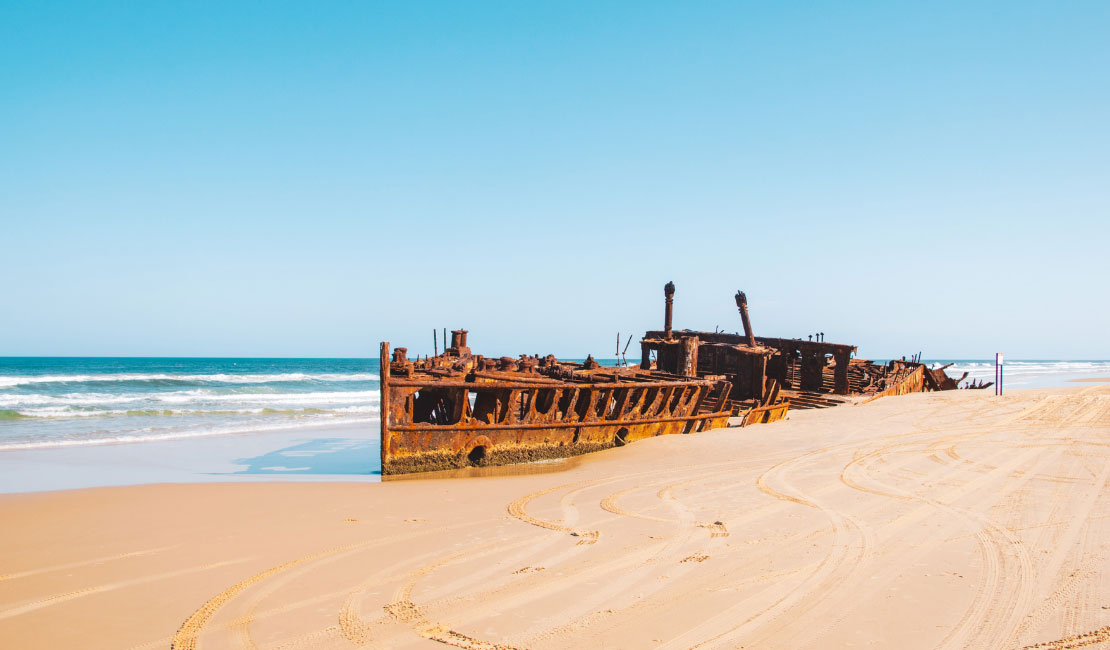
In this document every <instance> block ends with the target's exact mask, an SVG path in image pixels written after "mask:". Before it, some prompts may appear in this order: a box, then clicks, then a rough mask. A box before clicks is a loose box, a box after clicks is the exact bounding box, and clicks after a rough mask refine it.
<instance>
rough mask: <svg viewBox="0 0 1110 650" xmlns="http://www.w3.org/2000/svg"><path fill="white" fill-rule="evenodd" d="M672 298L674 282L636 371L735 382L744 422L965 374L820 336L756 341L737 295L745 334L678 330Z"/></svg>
mask: <svg viewBox="0 0 1110 650" xmlns="http://www.w3.org/2000/svg"><path fill="white" fill-rule="evenodd" d="M674 295H675V286H674V283H673V282H668V283H667V284H666V286H665V287H664V288H663V296H664V301H665V302H664V307H663V329H662V330H652V331H648V332H647V333H646V334H645V335H644V338H643V339H641V340H640V348H641V355H642V356H641V361H640V367H641V368H643V369H645V370H648V369H660V370H664V371H667V372H671V373H674V374H676V375H681V376H686V377H720V378H723V379H724V380H725V381H728V382H729V383H731V385H732V389H731V394H730V397H729V401H730V404H731V405H732V408H733V411H734V413H736V414H737V415H738V416H740V418H741V422H742V424H745V425H746V424H757V423H763V422H773V421H775V420H777V419H782V418H783V417H785V415H786V410H787V408H799V409H806V408H825V407H829V406H836V405H838V404H842V403H844V402H845V401H848V400H851V399H853V398H863V399H865V400H867V401H870V400H873V399H878V398H880V397H887V396H891V395H905V394H907V393H916V392H922V391H935V390H955V389H956V388H959V384H960V382H961V381H963V379H965V378H966V376H967V373H964V376H963V377H960V378H959V379H953V378H951V377H949V376H948V375H946V374H945V372H944V370H945V368H947V367H948V366H944V367H942V368H936V369H932V368H929V367H928V366H926V365H924V364H922V363H921V362H920V355H915V356H914V358H913V360H910V361H907V360H905V359H904V358H903V359H902V360H896V361H891V362H889V363H886V364H878V363H875V362H873V361H867V360H864V359H857V358H854V355H855V353H856V350H857V348H856V346H855V345H847V344H842V343H832V342H827V341H825V335H824V332H819V333H817V334H811V335H808V338H807V339H806V340H803V339H801V338H777V337H767V336H756V335H755V333H754V331H753V329H752V322H751V315H750V313H749V310H748V300H747V296H746V295H745V294H744V292H742V291H738V292H736V296H735V300H736V307H737V310H738V311H739V314H740V324H741V325H742V327H743V332H742V333H741V332H735V333H730V332H724V331H713V332H708V331H697V330H689V329H685V330H675V329H674V327H673V320H674V313H673V312H674ZM949 365H951V364H949ZM969 387H971V388H978V387H979V386H978V385H976V386H969Z"/></svg>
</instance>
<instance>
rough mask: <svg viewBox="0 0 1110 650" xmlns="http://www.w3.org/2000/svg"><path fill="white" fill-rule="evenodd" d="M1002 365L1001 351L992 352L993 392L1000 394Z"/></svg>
mask: <svg viewBox="0 0 1110 650" xmlns="http://www.w3.org/2000/svg"><path fill="white" fill-rule="evenodd" d="M1002 366H1003V359H1002V353H1001V352H995V353H994V394H995V395H1001V394H1002Z"/></svg>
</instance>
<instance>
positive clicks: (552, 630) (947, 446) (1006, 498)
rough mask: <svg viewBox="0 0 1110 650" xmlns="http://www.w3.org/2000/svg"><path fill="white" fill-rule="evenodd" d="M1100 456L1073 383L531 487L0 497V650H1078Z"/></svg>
mask: <svg viewBox="0 0 1110 650" xmlns="http://www.w3.org/2000/svg"><path fill="white" fill-rule="evenodd" d="M1108 453H1110V387H1107V386H1099V385H1096V386H1086V387H1075V388H1069V389H1051V390H1028V391H1014V392H1012V393H1010V394H1007V395H1006V396H1004V397H1001V398H999V397H995V396H993V395H992V394H991V393H990V391H953V392H947V393H929V394H916V395H909V396H905V397H898V398H887V399H882V400H878V401H876V402H872V403H870V404H865V405H851V406H842V407H838V408H835V409H827V410H821V411H805V412H794V413H792V414H791V416H790V419H789V420H788V421H786V422H781V423H776V424H771V425H762V426H753V427H748V428H744V429H726V430H717V431H710V432H705V433H699V434H694V435H689V436H663V437H659V438H654V439H651V440H645V441H641V442H637V443H635V444H632V445H629V446H627V447H624V448H620V449H613V450H610V451H606V452H602V453H599V454H594V455H592V456H589V457H586V458H583V459H581V460H578V461H576V462H573V463H568V464H567V466H566V468H565V469H564V470H563V471H555V472H546V473H537V474H525V475H509V476H491V477H481V478H470V479H463V480H458V479H452V480H445V479H432V480H406V481H389V482H385V483H381V484H365V483H363V484H351V483H249V484H191V485H147V486H134V487H118V488H92V489H85V490H73V491H61V492H44V493H33V494H13V495H4V496H0V521H2V522H3V530H4V534H3V536H2V538H0V574H2V575H0V647H4V648H65V647H68V648H89V649H93V648H116V649H119V648H124V649H128V650H139V649H146V648H150V649H155V648H170V647H173V648H182V649H188V648H201V649H214V648H262V649H266V650H277V649H278V648H281V649H290V650H292V649H294V648H305V649H313V648H358V647H364V648H434V647H442V646H443V645H448V646H456V647H461V648H470V649H485V650H489V649H506V648H516V649H524V648H536V649H539V648H569V647H585V648H666V649H685V648H738V647H746V648H848V647H857V648H858V647H873V648H1022V647H1028V646H1034V645H1036V644H1042V645H1036V647H1045V648H1064V647H1067V648H1077V647H1088V646H1089V647H1101V646H1105V645H1107V644H1110V627H1108V626H1110V581H1108V580H1107V579H1106V576H1107V575H1108V572H1110V500H1108V499H1107V496H1108V490H1107V479H1108V477H1110V458H1108Z"/></svg>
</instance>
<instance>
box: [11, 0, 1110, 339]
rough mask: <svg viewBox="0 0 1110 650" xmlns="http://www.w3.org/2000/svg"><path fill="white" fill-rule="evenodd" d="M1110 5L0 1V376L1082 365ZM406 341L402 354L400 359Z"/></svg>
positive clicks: (1105, 196)
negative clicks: (745, 305)
mask: <svg viewBox="0 0 1110 650" xmlns="http://www.w3.org/2000/svg"><path fill="white" fill-rule="evenodd" d="M1107 33H1110V3H1105V2H1086V3H1085V2H1072V3H1047V2H994V3H976V2H952V3H867V2H852V3H845V2H835V3H834V2H828V3H821V2H815V3H804V6H803V4H802V3H797V4H787V3H755V2H720V3H650V2H634V3H633V2H627V3H594V2H589V3H548V4H541V3H520V2H504V3H481V2H474V3H447V2H441V3H418V2H404V3H402V2H396V3H301V4H292V3H289V4H286V3H278V2H258V3H225V2H221V3H187V4H186V3H141V4H140V3H123V4H118V5H115V4H110V3H39V2H36V3H31V2H12V1H11V0H8V1H7V2H3V3H2V4H0V100H2V101H0V224H2V230H0V274H2V275H0V277H3V279H4V283H3V286H4V292H3V294H4V298H3V301H2V303H0V305H2V306H0V354H10V355H40V354H41V355H218V356H270V355H273V356H364V355H370V356H373V355H376V352H377V342H378V341H379V340H382V339H388V340H390V341H391V342H393V343H394V345H407V346H408V347H409V349H410V350H411V351H412V352H414V353H421V354H422V353H424V352H430V348H431V341H430V340H428V339H429V338H430V336H431V334H430V331H429V330H431V329H432V328H433V327H443V326H447V327H467V328H469V329H470V330H471V331H472V334H471V341H472V347H474V348H475V350H476V351H478V352H482V353H486V354H497V355H500V354H517V353H521V352H527V353H537V352H538V353H548V352H552V353H555V354H558V355H561V356H584V355H585V354H587V353H593V354H595V355H604V354H606V353H608V352H609V351H610V350H611V348H612V345H613V343H612V341H613V338H614V335H615V333H616V331H618V330H620V331H621V332H625V333H626V335H627V333H629V332H636V333H637V334H638V333H641V332H642V331H643V330H645V329H647V328H656V327H659V326H660V325H661V322H662V285H663V284H664V283H665V282H667V281H668V280H674V281H675V283H676V284H677V285H678V295H677V298H676V317H675V321H676V325H677V326H679V327H690V328H693V329H710V330H712V329H714V327H716V326H720V327H722V328H727V329H738V328H739V320H738V317H737V315H736V311H735V306H734V305H733V303H732V298H731V296H732V294H733V293H734V292H735V291H736V290H737V289H743V290H745V291H746V292H747V294H748V297H749V301H750V303H751V309H752V320H753V324H754V327H755V329H756V332H757V333H758V334H766V335H777V336H802V337H804V336H805V335H806V334H807V333H810V332H814V331H824V332H826V334H827V338H828V340H830V341H837V342H844V343H852V344H855V345H858V346H860V354H861V356H865V357H868V356H869V357H887V356H897V355H901V354H909V353H911V352H917V351H918V350H922V351H924V352H925V354H926V357H929V356H932V357H934V358H939V357H977V358H986V357H989V356H990V355H992V354H993V353H994V352H995V351H998V350H1002V351H1004V352H1006V353H1007V355H1008V358H1012V359H1015V358H1110V343H1108V342H1107V341H1108V337H1107V336H1106V334H1105V329H1106V324H1107V322H1110V306H1108V303H1110V301H1108V300H1107V294H1108V292H1107V289H1106V284H1105V283H1106V279H1107V277H1108V275H1110V273H1108V271H1110V262H1108V261H1107V259H1108V258H1107V246H1108V243H1110V225H1108V223H1110V182H1108V180H1110V156H1108V155H1107V152H1108V151H1110V119H1108V118H1110V83H1107V81H1108V79H1107V70H1110V39H1107V38H1106V34H1107ZM425 348H428V349H425Z"/></svg>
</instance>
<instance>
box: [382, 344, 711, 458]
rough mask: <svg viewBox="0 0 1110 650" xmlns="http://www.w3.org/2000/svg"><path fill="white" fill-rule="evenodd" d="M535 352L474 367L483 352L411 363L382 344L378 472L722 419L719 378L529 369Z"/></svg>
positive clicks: (529, 453) (585, 449) (580, 445)
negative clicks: (498, 365) (504, 364)
mask: <svg viewBox="0 0 1110 650" xmlns="http://www.w3.org/2000/svg"><path fill="white" fill-rule="evenodd" d="M452 349H454V348H452ZM532 359H534V358H531V359H522V360H521V361H520V362H518V363H517V364H516V365H515V366H514V367H513V368H512V369H498V370H494V369H490V368H488V367H487V368H485V369H484V370H479V368H481V367H483V366H488V364H486V363H483V362H482V359H481V357H469V355H466V356H463V355H459V356H454V355H452V354H446V353H445V355H443V356H442V357H435V358H432V359H429V360H426V361H424V362H422V364H423V365H422V366H421V367H419V368H418V367H416V364H413V363H411V362H408V361H407V360H398V359H396V358H395V359H394V360H393V361H392V362H391V361H390V360H389V347H388V343H383V344H382V377H381V391H382V400H381V404H382V407H381V408H382V412H381V423H382V448H381V462H382V474H385V475H390V474H401V473H411V472H424V471H432V470H440V469H452V468H458V467H466V466H473V465H507V464H512V463H526V462H533V461H538V460H547V459H553V458H566V457H570V456H577V455H579V454H585V453H589V452H593V451H599V450H602V449H607V448H610V447H616V446H621V445H624V444H628V443H629V442H633V441H635V440H640V439H643V438H650V437H653V436H659V435H666V434H677V433H694V432H697V431H703V430H706V429H710V428H715V427H722V426H725V425H726V424H727V421H728V417H729V414H730V411H729V409H728V407H727V405H726V404H725V400H726V399H727V390H725V389H723V388H721V387H719V386H718V383H719V382H715V381H709V380H700V379H686V378H680V377H672V376H669V375H666V374H665V373H652V372H642V371H638V370H625V369H614V368H605V369H597V368H579V367H577V364H554V363H552V364H548V365H547V366H546V367H544V368H539V369H536V368H535V367H533V365H532V364H531V361H532ZM487 361H488V360H487ZM448 366H449V367H448ZM398 371H400V374H399V373H398ZM560 375H564V376H565V378H563V379H559V378H558V376H560Z"/></svg>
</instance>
